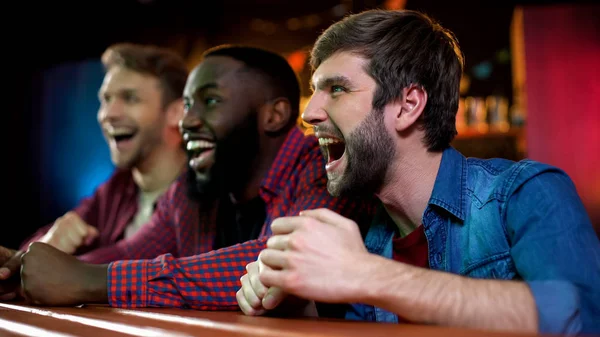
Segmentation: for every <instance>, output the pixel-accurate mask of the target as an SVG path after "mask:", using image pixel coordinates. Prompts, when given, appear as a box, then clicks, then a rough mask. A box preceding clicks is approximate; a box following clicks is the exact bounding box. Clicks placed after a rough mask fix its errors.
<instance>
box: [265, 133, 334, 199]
mask: <svg viewBox="0 0 600 337" xmlns="http://www.w3.org/2000/svg"><path fill="white" fill-rule="evenodd" d="M318 146H319V144H318V141H317V138H316V137H314V136H312V135H305V134H304V133H303V132H302V131H301V130H300V129H299V128H298V127H294V128H292V129H291V130H290V131H289V132H288V135H287V138H286V139H285V141H284V142H283V145H281V148H279V151H278V153H277V156H276V157H275V160H273V164H272V165H271V168H270V169H269V172H268V173H267V176H266V177H265V179H264V180H263V181H262V184H261V188H262V190H264V191H267V192H269V193H270V194H275V195H277V194H278V193H279V192H280V190H281V189H282V188H284V187H285V186H286V185H288V183H289V180H290V179H292V175H293V174H294V172H295V170H296V166H297V165H298V164H299V163H298V159H299V158H300V157H301V156H302V155H303V154H306V153H308V152H310V151H312V150H313V149H314V148H315V147H318ZM324 168H325V163H323V169H324Z"/></svg>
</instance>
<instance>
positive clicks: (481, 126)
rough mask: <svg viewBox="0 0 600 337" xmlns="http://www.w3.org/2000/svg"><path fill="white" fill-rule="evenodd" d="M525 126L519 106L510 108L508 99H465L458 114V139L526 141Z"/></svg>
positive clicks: (491, 97) (462, 99)
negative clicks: (500, 138)
mask: <svg viewBox="0 0 600 337" xmlns="http://www.w3.org/2000/svg"><path fill="white" fill-rule="evenodd" d="M524 122H525V119H524V116H523V113H522V112H521V111H520V109H519V108H518V106H517V105H513V106H512V107H510V108H509V102H508V98H506V97H503V96H494V95H491V96H487V97H474V96H467V97H461V98H460V100H459V106H458V112H457V114H456V129H457V131H458V135H457V137H456V138H457V139H469V138H474V139H478V138H490V137H517V138H523V137H524V132H525V131H524V130H525V128H524Z"/></svg>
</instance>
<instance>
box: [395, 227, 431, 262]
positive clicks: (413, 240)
mask: <svg viewBox="0 0 600 337" xmlns="http://www.w3.org/2000/svg"><path fill="white" fill-rule="evenodd" d="M393 245H394V254H393V259H394V260H395V261H398V262H403V263H407V264H410V265H413V266H416V267H422V268H429V249H428V246H427V237H426V236H425V231H424V230H423V225H421V226H419V227H417V229H415V230H414V231H412V232H411V233H410V234H408V235H407V236H405V237H403V238H400V237H398V236H397V235H396V236H395V237H394V239H393Z"/></svg>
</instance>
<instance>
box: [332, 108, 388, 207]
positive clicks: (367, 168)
mask: <svg viewBox="0 0 600 337" xmlns="http://www.w3.org/2000/svg"><path fill="white" fill-rule="evenodd" d="M345 146H346V153H345V156H346V168H345V170H344V173H343V174H342V176H340V177H339V178H338V181H337V182H335V183H332V182H328V184H327V188H328V190H329V193H330V194H331V195H333V196H340V195H346V196H364V197H371V196H372V195H373V194H374V193H376V192H377V191H378V190H379V189H380V188H381V186H382V185H383V183H384V180H385V176H386V174H387V171H388V168H389V165H390V163H391V161H392V159H393V157H394V155H395V148H394V144H393V140H392V138H391V137H390V135H389V134H388V132H387V130H386V129H385V125H384V122H383V111H379V110H372V111H371V112H370V113H369V115H367V117H366V118H365V120H364V121H362V122H361V124H360V125H359V126H358V127H357V128H356V130H354V131H353V132H352V133H351V134H350V135H349V137H347V138H346V139H345Z"/></svg>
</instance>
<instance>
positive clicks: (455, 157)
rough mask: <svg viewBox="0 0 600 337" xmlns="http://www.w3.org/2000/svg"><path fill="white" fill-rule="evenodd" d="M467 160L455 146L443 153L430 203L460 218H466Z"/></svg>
mask: <svg viewBox="0 0 600 337" xmlns="http://www.w3.org/2000/svg"><path fill="white" fill-rule="evenodd" d="M466 180H467V160H466V158H465V156H463V155H462V154H461V153H460V152H458V151H457V150H456V149H454V148H453V147H451V146H450V147H448V148H447V149H445V150H444V152H443V153H442V162H441V164H440V168H439V171H438V174H437V177H436V178H435V184H434V185H433V192H432V193H431V198H430V199H429V204H430V205H436V206H439V207H441V208H443V209H445V210H447V211H448V212H450V213H452V214H453V215H454V216H456V217H457V218H459V219H460V220H463V221H464V219H465V209H466V206H465V203H466V188H467V187H466V186H467V181H466Z"/></svg>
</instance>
